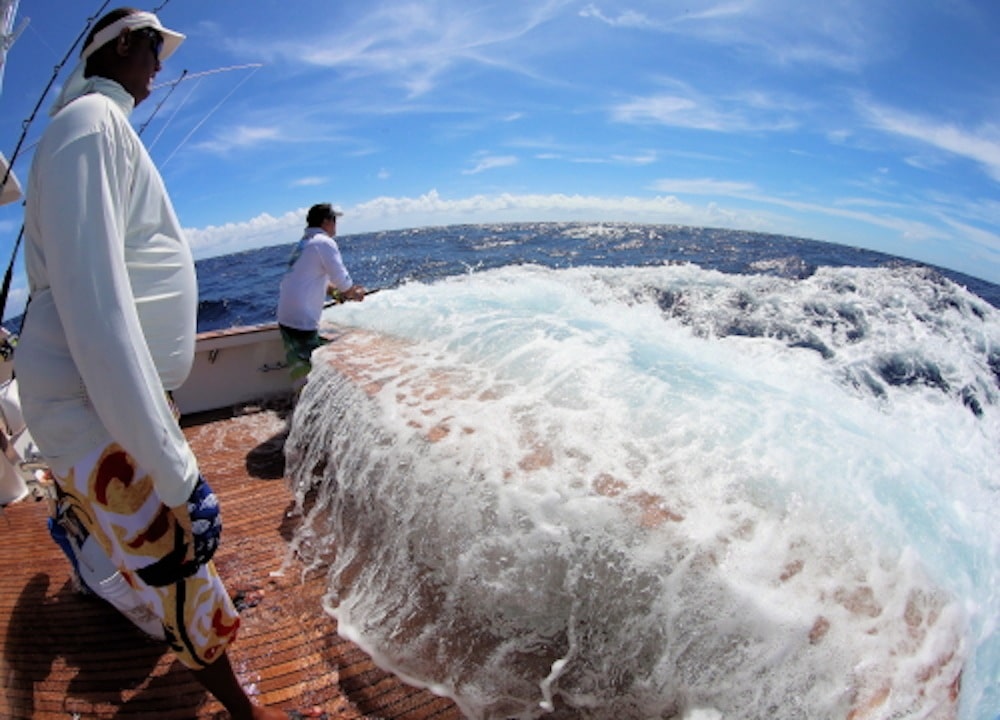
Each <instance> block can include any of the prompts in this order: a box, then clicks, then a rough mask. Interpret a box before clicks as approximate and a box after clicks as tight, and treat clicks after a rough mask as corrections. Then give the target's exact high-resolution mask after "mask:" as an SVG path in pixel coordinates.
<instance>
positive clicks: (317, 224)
mask: <svg viewBox="0 0 1000 720" xmlns="http://www.w3.org/2000/svg"><path fill="white" fill-rule="evenodd" d="M341 215H343V213H342V212H340V211H338V210H334V209H333V207H332V206H331V205H330V203H319V204H318V205H313V206H312V207H311V208H309V212H308V213H307V215H306V231H305V234H304V235H303V236H302V238H301V239H300V240H299V242H298V244H296V246H295V249H294V250H293V251H292V256H291V257H290V258H289V260H288V269H287V270H286V271H285V274H284V276H283V277H282V278H281V288H280V290H279V293H278V327H279V329H280V330H281V337H282V339H283V340H284V341H285V351H286V354H287V358H288V366H289V370H290V371H291V374H292V379H293V380H296V381H298V380H301V379H302V378H304V377H305V376H306V375H308V374H309V370H310V369H311V368H312V362H311V360H310V357H311V355H312V352H313V350H315V349H316V348H318V347H320V346H321V345H323V343H324V340H323V338H322V337H320V334H319V322H320V317H321V315H322V313H323V305H324V304H325V301H326V298H327V295H328V294H329V295H331V296H333V298H334V299H335V300H338V301H341V302H344V301H348V300H354V301H361V300H364V298H365V289H364V288H363V287H361V286H360V285H355V284H354V282H353V281H352V280H351V275H350V273H348V272H347V268H346V267H345V266H344V260H343V258H342V257H341V256H340V248H339V247H338V246H337V242H336V240H334V239H333V238H334V236H336V234H337V218H338V217H339V216H341Z"/></svg>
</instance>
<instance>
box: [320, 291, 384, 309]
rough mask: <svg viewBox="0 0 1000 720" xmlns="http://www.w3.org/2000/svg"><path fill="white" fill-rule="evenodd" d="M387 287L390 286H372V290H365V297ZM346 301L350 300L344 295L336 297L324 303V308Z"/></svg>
mask: <svg viewBox="0 0 1000 720" xmlns="http://www.w3.org/2000/svg"><path fill="white" fill-rule="evenodd" d="M387 289H388V288H384V287H377V288H372V289H371V290H365V297H368V296H369V295H374V294H375V293H377V292H382V291H383V290H387ZM345 302H348V301H347V300H344V298H343V297H335V298H332V299H330V300H327V301H326V302H325V303H323V309H324V310H325V309H326V308H330V307H333V306H334V305H343V304H344V303H345Z"/></svg>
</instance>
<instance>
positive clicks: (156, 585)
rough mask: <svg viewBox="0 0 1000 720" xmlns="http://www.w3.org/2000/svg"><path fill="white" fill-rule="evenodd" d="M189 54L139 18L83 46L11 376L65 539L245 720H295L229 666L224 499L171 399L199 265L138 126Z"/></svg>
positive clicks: (35, 212)
mask: <svg viewBox="0 0 1000 720" xmlns="http://www.w3.org/2000/svg"><path fill="white" fill-rule="evenodd" d="M183 39H184V36H183V35H181V34H179V33H176V32H173V31H171V30H167V29H166V28H164V27H163V26H162V25H161V24H160V21H159V19H158V18H157V17H156V15H154V14H152V13H147V12H139V11H137V10H135V9H133V8H120V9H118V10H113V11H112V12H110V13H108V14H107V15H105V16H104V17H103V18H101V19H100V20H98V21H97V23H95V25H94V27H93V29H92V30H91V32H90V34H89V35H88V37H87V39H86V43H85V46H84V49H83V52H82V54H81V60H80V64H79V65H78V66H77V68H76V69H75V70H74V72H73V74H72V76H71V77H70V78H69V80H68V81H67V82H66V84H65V86H64V88H63V91H62V93H61V94H60V96H59V99H58V100H57V101H56V104H55V106H54V107H53V110H52V113H53V115H54V117H53V118H52V121H51V123H50V124H49V127H48V128H47V129H46V131H45V133H44V135H43V136H42V139H41V142H40V143H39V145H38V149H37V150H36V151H35V159H34V162H33V164H32V168H31V173H30V178H29V181H28V190H27V193H26V194H27V207H26V210H25V234H26V238H27V240H26V245H25V263H26V266H27V271H28V281H29V286H30V291H31V299H30V301H29V308H30V310H29V311H27V315H26V318H25V322H24V327H23V330H22V334H21V339H20V343H19V345H18V349H17V358H16V363H17V376H18V382H19V384H20V392H21V400H22V405H23V411H24V417H25V419H26V420H27V424H28V426H29V427H30V428H31V432H32V435H33V436H34V439H35V442H36V443H37V445H38V447H39V449H40V450H41V452H42V455H43V456H44V457H45V459H46V461H47V462H48V464H49V466H50V468H51V470H52V473H53V475H54V476H55V479H56V484H57V492H58V504H59V507H60V518H61V523H63V524H65V526H67V527H71V528H72V529H73V530H74V531H75V532H77V533H79V534H80V535H83V534H86V535H91V536H93V537H94V538H95V539H96V540H97V541H98V542H99V543H100V545H101V546H102V547H103V549H104V551H105V552H106V553H107V555H108V557H110V558H111V561H112V562H113V563H114V565H115V566H116V567H117V568H118V569H119V571H120V572H121V574H122V576H123V577H125V579H126V580H127V582H128V583H129V585H130V586H131V587H132V590H133V591H134V592H135V593H136V595H137V596H139V597H141V599H142V601H143V603H144V604H145V605H146V606H147V608H148V609H149V610H150V611H151V612H152V613H154V614H155V615H156V616H157V617H158V618H159V620H160V622H162V624H163V630H164V635H165V636H166V638H167V641H168V642H169V644H170V647H171V649H172V650H173V651H174V652H175V653H176V655H177V658H178V659H179V660H180V661H181V662H182V663H183V664H184V665H186V666H187V667H188V668H190V669H191V671H192V673H193V674H194V676H195V678H197V679H198V681H199V682H200V683H201V684H202V685H203V686H204V687H205V689H207V690H208V691H209V692H211V693H212V694H213V695H215V697H216V698H218V700H219V701H220V702H221V703H222V704H223V705H224V706H225V707H226V709H227V710H228V711H229V714H230V716H231V717H232V718H234V720H278V719H279V718H287V717H288V716H287V715H286V713H284V712H281V711H278V710H273V709H267V708H262V707H260V706H257V705H255V704H253V703H252V701H251V700H250V698H249V697H248V696H247V694H246V693H245V692H244V690H243V688H242V687H241V686H240V684H239V681H238V679H237V678H236V675H235V673H234V672H233V668H232V666H231V664H230V660H229V656H228V653H227V648H228V647H229V645H230V643H232V642H233V640H235V638H236V631H237V628H238V627H239V623H240V619H239V615H238V614H237V612H236V609H235V608H234V606H233V603H232V601H231V600H230V598H229V595H228V593H227V592H226V588H225V586H224V585H223V583H222V580H221V579H220V578H219V576H218V574H217V573H216V570H215V566H214V564H213V563H212V562H211V556H212V554H213V553H214V550H215V547H216V545H217V543H218V535H219V531H220V530H221V523H220V521H219V518H218V506H217V500H216V498H215V495H214V494H213V493H212V492H211V490H210V489H209V488H208V485H207V484H206V483H205V481H204V479H203V478H202V477H201V475H200V473H199V471H198V463H197V461H196V459H195V457H194V455H193V453H192V452H191V448H190V447H189V446H188V444H187V441H186V440H185V438H184V435H183V433H182V432H181V429H180V427H179V425H178V423H177V419H176V415H175V413H174V410H173V408H172V405H171V402H170V400H169V398H168V392H169V391H171V390H174V389H176V388H177V387H179V386H180V385H181V384H182V383H183V382H184V380H185V378H186V377H187V375H188V372H189V371H190V369H191V364H192V361H193V357H194V337H195V320H196V313H197V305H198V287H197V281H196V278H195V270H194V261H193V259H192V256H191V251H190V249H189V248H188V245H187V242H186V241H185V239H184V235H183V233H182V231H181V227H180V223H179V222H178V220H177V216H176V214H175V213H174V209H173V206H172V205H171V202H170V198H169V197H168V195H167V192H166V189H165V188H164V185H163V180H162V178H161V177H160V174H159V172H158V171H157V169H156V167H155V166H154V165H153V162H152V160H151V159H150V157H149V155H148V153H147V152H146V149H145V147H144V146H143V144H142V141H141V140H140V139H139V137H138V135H137V134H136V133H135V131H134V130H133V129H132V126H131V125H130V124H129V115H130V114H131V112H132V110H133V108H134V107H135V106H136V105H138V104H139V103H140V102H142V101H143V100H145V99H146V98H147V97H148V96H149V94H150V90H151V87H152V82H153V78H154V76H155V75H156V73H157V72H158V71H159V70H160V61H161V60H165V59H166V58H167V57H168V56H169V55H170V54H171V53H173V52H174V50H176V49H177V46H178V45H180V43H181V41H182V40H183Z"/></svg>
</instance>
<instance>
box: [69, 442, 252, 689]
mask: <svg viewBox="0 0 1000 720" xmlns="http://www.w3.org/2000/svg"><path fill="white" fill-rule="evenodd" d="M56 484H57V486H58V500H57V503H58V512H57V515H58V517H59V518H60V522H61V523H62V524H63V525H64V526H66V527H67V529H68V530H69V532H70V533H71V534H78V535H83V536H86V535H92V536H93V537H94V538H95V539H96V540H97V541H98V542H99V543H100V545H101V547H102V548H103V549H104V551H105V552H106V553H107V555H108V557H109V558H110V559H111V562H112V564H113V565H114V566H115V567H116V568H117V569H118V571H119V572H120V573H121V574H122V576H123V577H124V579H125V580H126V581H127V582H128V584H129V586H130V587H131V589H132V591H133V592H134V593H135V594H136V595H137V596H138V597H139V598H141V601H142V602H143V603H144V604H145V605H146V606H147V608H148V610H149V611H150V612H151V613H152V614H153V615H155V616H156V617H157V618H159V620H160V621H161V622H162V624H163V629H164V634H165V635H166V639H167V642H168V643H169V644H170V647H171V649H172V650H173V651H174V652H175V653H176V655H177V658H178V659H179V660H180V661H181V662H182V663H183V664H184V665H186V666H187V667H189V668H192V669H195V670H197V669H201V668H203V667H205V666H206V665H210V664H211V663H212V662H214V661H215V660H217V659H218V658H219V657H220V656H221V655H222V653H223V652H225V650H226V648H227V647H228V646H229V645H230V644H231V643H232V642H233V641H234V640H235V639H236V633H237V630H238V629H239V625H240V619H239V615H238V613H237V611H236V608H235V607H234V606H233V602H232V600H231V599H230V598H229V595H228V593H227V592H226V588H225V586H224V585H223V583H222V579H221V578H220V577H219V575H218V573H217V572H216V570H215V565H214V564H213V563H212V562H211V561H208V562H205V563H204V564H200V565H199V564H197V563H191V562H190V560H191V557H192V556H191V555H188V554H187V553H185V555H187V557H186V558H182V560H185V559H186V560H187V561H188V562H187V564H183V568H182V570H181V572H179V573H174V574H172V575H170V576H169V579H170V581H171V582H170V583H169V584H165V585H160V586H154V585H151V584H149V582H146V581H145V580H144V579H143V576H145V577H146V578H147V579H152V581H153V582H160V581H162V579H163V578H164V567H165V562H164V561H165V560H169V559H170V558H171V557H172V556H176V555H177V554H178V543H177V538H178V537H179V536H180V535H184V532H183V531H184V528H185V527H186V528H193V529H194V530H195V532H196V533H198V532H199V530H201V531H203V532H202V533H201V534H202V535H203V538H202V539H201V540H199V539H198V538H197V537H195V539H194V545H195V546H196V547H195V548H193V550H194V552H195V555H197V554H201V555H202V557H201V558H198V559H199V560H200V559H203V558H204V556H206V555H210V554H211V552H209V551H208V550H207V549H206V547H207V545H212V546H213V547H211V550H212V551H214V544H216V543H217V542H218V534H217V533H214V536H213V533H212V532H211V530H212V528H213V527H217V526H218V523H219V521H218V516H217V502H216V501H215V500H214V499H213V498H214V494H212V493H211V490H210V489H209V488H208V486H207V485H206V484H205V483H204V482H199V484H198V487H196V489H195V492H194V493H193V494H192V499H191V500H190V501H189V502H188V503H187V504H185V505H184V506H181V507H179V508H175V509H171V508H168V507H167V506H166V505H164V504H163V503H162V502H161V501H160V499H159V497H158V496H157V494H156V491H155V489H154V488H153V480H152V478H151V477H150V476H149V475H148V474H147V473H146V472H145V471H144V470H142V469H141V468H140V467H138V465H137V464H136V462H135V460H134V459H133V458H132V457H131V456H129V455H128V453H126V452H125V451H124V450H123V449H122V448H121V447H120V446H119V445H117V444H114V443H112V444H110V445H108V446H107V447H105V448H101V449H100V450H97V451H95V452H93V453H91V454H90V455H88V456H87V457H85V458H84V459H82V460H81V461H80V462H78V463H77V464H76V465H75V466H74V467H73V468H72V470H70V472H69V473H68V474H67V475H66V476H65V477H58V476H56ZM213 508H214V510H215V512H214V514H213V512H212V510H213ZM204 531H207V532H204ZM169 564H173V563H171V562H167V563H166V565H169ZM156 568H158V569H156ZM185 574H186V575H185ZM177 575H184V577H180V578H179V579H175V578H176V576H177Z"/></svg>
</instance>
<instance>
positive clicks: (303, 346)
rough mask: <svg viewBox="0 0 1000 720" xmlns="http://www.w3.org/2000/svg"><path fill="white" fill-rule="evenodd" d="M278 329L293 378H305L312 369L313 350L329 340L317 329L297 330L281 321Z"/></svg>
mask: <svg viewBox="0 0 1000 720" xmlns="http://www.w3.org/2000/svg"><path fill="white" fill-rule="evenodd" d="M278 329H279V330H280V331H281V339H282V340H283V341H284V343H285V359H286V360H287V361H288V370H289V372H290V373H291V374H292V380H299V379H301V378H304V377H305V376H306V375H308V374H309V371H310V370H312V359H311V358H312V353H313V350H315V349H316V348H318V347H322V346H323V345H326V343H327V341H326V340H324V339H323V338H322V337H321V336H320V334H319V331H317V330H296V329H295V328H290V327H287V326H285V325H281V324H280V323H279V324H278Z"/></svg>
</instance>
